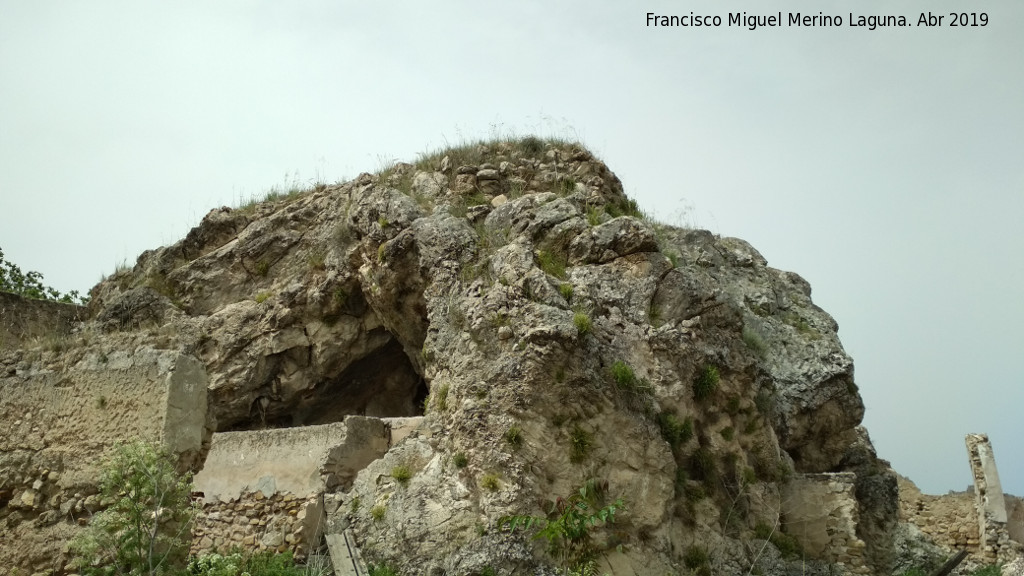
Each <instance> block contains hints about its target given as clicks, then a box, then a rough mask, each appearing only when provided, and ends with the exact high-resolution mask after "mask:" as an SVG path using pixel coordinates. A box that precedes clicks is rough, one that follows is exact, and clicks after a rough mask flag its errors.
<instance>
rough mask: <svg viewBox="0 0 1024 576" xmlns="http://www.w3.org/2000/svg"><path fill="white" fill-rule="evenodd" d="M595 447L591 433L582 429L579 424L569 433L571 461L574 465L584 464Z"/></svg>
mask: <svg viewBox="0 0 1024 576" xmlns="http://www.w3.org/2000/svg"><path fill="white" fill-rule="evenodd" d="M593 447H594V438H593V436H591V434H590V432H587V431H586V430H584V429H583V428H581V427H580V425H579V424H576V425H575V426H573V427H572V431H571V432H569V461H570V462H572V463H573V464H579V463H580V462H583V461H584V460H586V458H587V456H589V455H590V450H591V448H593Z"/></svg>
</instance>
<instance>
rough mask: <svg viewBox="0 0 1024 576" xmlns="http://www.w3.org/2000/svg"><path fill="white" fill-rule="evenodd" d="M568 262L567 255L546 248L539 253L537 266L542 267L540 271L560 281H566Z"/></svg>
mask: <svg viewBox="0 0 1024 576" xmlns="http://www.w3.org/2000/svg"><path fill="white" fill-rule="evenodd" d="M568 262H569V261H568V258H567V257H566V255H565V254H564V253H561V252H555V251H552V250H549V249H546V248H545V249H542V250H540V251H539V252H537V264H538V265H539V266H540V269H541V270H543V271H544V272H545V273H547V274H550V275H552V276H554V277H555V278H558V279H559V280H565V278H566V274H565V267H566V265H567V264H568Z"/></svg>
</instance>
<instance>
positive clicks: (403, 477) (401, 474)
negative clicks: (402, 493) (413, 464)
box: [391, 464, 412, 486]
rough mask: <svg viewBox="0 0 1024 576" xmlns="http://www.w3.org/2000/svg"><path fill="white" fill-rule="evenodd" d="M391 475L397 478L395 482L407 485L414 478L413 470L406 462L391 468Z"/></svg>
mask: <svg viewBox="0 0 1024 576" xmlns="http://www.w3.org/2000/svg"><path fill="white" fill-rule="evenodd" d="M391 477H392V478H394V479H395V482H398V483H399V484H401V485H402V486H405V485H406V484H408V483H409V480H410V479H411V478H412V471H411V470H409V467H408V466H406V465H405V464H399V465H398V466H395V467H394V468H392V469H391Z"/></svg>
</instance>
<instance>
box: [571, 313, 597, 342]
mask: <svg viewBox="0 0 1024 576" xmlns="http://www.w3.org/2000/svg"><path fill="white" fill-rule="evenodd" d="M572 323H573V324H575V325H576V333H577V334H579V335H580V336H585V335H586V334H587V333H589V332H590V329H591V328H592V327H593V326H592V325H591V323H590V316H587V313H586V312H576V313H575V314H573V315H572Z"/></svg>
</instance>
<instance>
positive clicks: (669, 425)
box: [658, 410, 693, 448]
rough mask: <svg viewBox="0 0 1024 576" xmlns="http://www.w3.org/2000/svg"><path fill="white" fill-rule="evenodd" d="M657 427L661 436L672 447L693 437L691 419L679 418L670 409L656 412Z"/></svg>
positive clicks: (676, 446) (682, 443)
mask: <svg viewBox="0 0 1024 576" xmlns="http://www.w3.org/2000/svg"><path fill="white" fill-rule="evenodd" d="M658 428H659V429H660V430H661V437H662V438H664V439H665V441H666V442H668V443H669V445H670V446H672V447H673V448H678V447H680V446H682V445H684V444H686V443H687V442H689V441H690V439H691V438H693V420H692V419H691V418H687V419H685V420H679V417H678V416H676V414H675V412H672V411H668V410H665V411H662V412H661V413H660V414H658Z"/></svg>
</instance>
